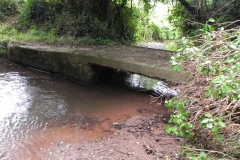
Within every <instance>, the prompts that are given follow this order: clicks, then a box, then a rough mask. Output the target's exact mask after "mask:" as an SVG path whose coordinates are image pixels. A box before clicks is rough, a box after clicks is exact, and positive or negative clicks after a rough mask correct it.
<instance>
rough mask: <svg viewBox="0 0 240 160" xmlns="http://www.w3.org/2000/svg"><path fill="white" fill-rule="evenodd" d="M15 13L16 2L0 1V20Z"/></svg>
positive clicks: (10, 0) (12, 0)
mask: <svg viewBox="0 0 240 160" xmlns="http://www.w3.org/2000/svg"><path fill="white" fill-rule="evenodd" d="M17 13H18V11H17V2H16V1H15V0H1V1H0V21H4V20H5V19H6V17H8V16H14V15H16V14H17Z"/></svg>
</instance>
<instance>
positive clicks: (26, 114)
mask: <svg viewBox="0 0 240 160" xmlns="http://www.w3.org/2000/svg"><path fill="white" fill-rule="evenodd" d="M149 102H150V98H149V95H148V94H145V93H140V92H136V91H133V90H131V89H129V88H127V87H125V86H124V85H122V84H119V83H116V82H115V81H114V79H113V80H112V81H108V82H106V83H100V84H97V85H94V86H91V87H90V86H84V85H81V84H78V83H75V82H72V81H68V80H66V79H63V78H59V77H55V76H53V75H50V74H46V73H40V72H37V71H33V70H29V69H26V68H22V67H18V66H14V67H13V66H10V67H7V68H6V67H2V66H0V159H20V160H21V159H22V160H27V159H33V160H37V159H43V157H44V154H49V153H48V152H45V151H46V150H47V148H48V147H50V145H51V144H53V143H62V142H63V143H73V142H77V143H79V142H82V141H89V140H94V139H96V138H100V137H104V136H107V135H110V134H111V133H112V130H111V129H112V124H113V123H114V122H119V121H122V120H124V119H126V118H128V117H131V116H134V115H137V114H140V113H153V112H154V113H156V112H158V113H163V112H165V111H164V110H165V109H164V108H161V107H160V108H159V106H155V105H149Z"/></svg>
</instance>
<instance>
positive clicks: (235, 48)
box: [166, 19, 240, 159]
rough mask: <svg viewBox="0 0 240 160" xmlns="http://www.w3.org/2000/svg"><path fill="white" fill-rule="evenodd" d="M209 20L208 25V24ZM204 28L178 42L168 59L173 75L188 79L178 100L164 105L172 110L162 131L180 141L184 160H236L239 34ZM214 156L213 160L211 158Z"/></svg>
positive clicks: (236, 30)
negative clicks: (183, 141) (186, 144)
mask: <svg viewBox="0 0 240 160" xmlns="http://www.w3.org/2000/svg"><path fill="white" fill-rule="evenodd" d="M213 22H214V20H213V19H210V20H209V21H208V23H213ZM208 23H207V24H205V25H204V26H203V28H202V30H201V31H202V32H203V33H202V34H200V35H198V36H195V37H192V38H191V39H186V38H183V39H182V47H181V48H180V49H179V52H178V54H177V55H175V56H173V57H172V58H171V63H172V65H173V69H174V70H176V71H179V72H181V71H182V70H183V71H186V72H189V73H192V76H193V77H192V78H193V79H192V80H191V81H189V82H188V83H186V84H184V85H183V87H182V88H181V91H182V94H181V95H180V96H179V97H177V98H174V99H171V100H168V101H167V102H166V105H167V107H169V108H172V109H174V113H173V114H172V116H171V119H170V121H169V122H170V123H171V124H169V125H166V131H167V132H168V133H171V134H173V135H177V136H182V137H186V138H187V139H188V140H189V142H191V143H192V144H194V147H185V148H184V151H185V152H184V153H185V154H186V155H185V156H187V157H188V158H189V159H218V158H220V157H222V158H223V157H224V158H228V159H237V158H239V157H240V134H239V131H240V121H239V119H240V106H239V104H240V89H239V86H240V77H239V75H240V70H239V67H240V39H239V37H240V33H239V28H238V27H236V28H231V29H225V28H228V26H229V25H233V23H230V24H227V25H226V23H225V25H226V26H225V28H224V27H221V28H220V29H218V30H216V31H214V27H213V26H211V25H209V24H208ZM216 156H217V157H218V158H216Z"/></svg>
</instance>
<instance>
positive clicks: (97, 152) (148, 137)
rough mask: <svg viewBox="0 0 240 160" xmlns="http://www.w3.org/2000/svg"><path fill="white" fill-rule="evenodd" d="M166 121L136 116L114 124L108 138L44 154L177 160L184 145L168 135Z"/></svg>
mask: <svg viewBox="0 0 240 160" xmlns="http://www.w3.org/2000/svg"><path fill="white" fill-rule="evenodd" d="M164 121H165V120H164V118H163V117H162V116H161V115H157V114H144V115H137V116H134V117H132V118H129V119H126V120H124V121H122V122H120V123H113V124H112V126H111V129H112V134H111V135H110V136H108V137H104V138H100V139H95V140H92V141H89V142H83V143H77V144H67V143H63V142H60V143H58V144H53V145H52V146H51V148H49V150H47V151H45V153H44V154H45V156H46V159H48V160H65V159H71V160H89V159H94V160H102V159H104V160H107V159H109V160H112V159H116V160H118V159H119V160H120V159H121V160H123V159H128V160H136V159H141V160H156V159H157V160H161V159H167V158H169V159H171V160H173V159H177V158H178V156H179V152H180V145H181V143H182V142H181V140H180V139H176V138H173V137H171V136H169V135H167V134H166V133H165V129H164Z"/></svg>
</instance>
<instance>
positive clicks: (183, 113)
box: [181, 110, 188, 118]
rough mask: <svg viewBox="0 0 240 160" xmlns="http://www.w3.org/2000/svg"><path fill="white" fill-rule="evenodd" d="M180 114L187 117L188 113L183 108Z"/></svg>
mask: <svg viewBox="0 0 240 160" xmlns="http://www.w3.org/2000/svg"><path fill="white" fill-rule="evenodd" d="M181 115H182V117H184V118H188V113H187V111H186V110H183V111H182V112H181Z"/></svg>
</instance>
